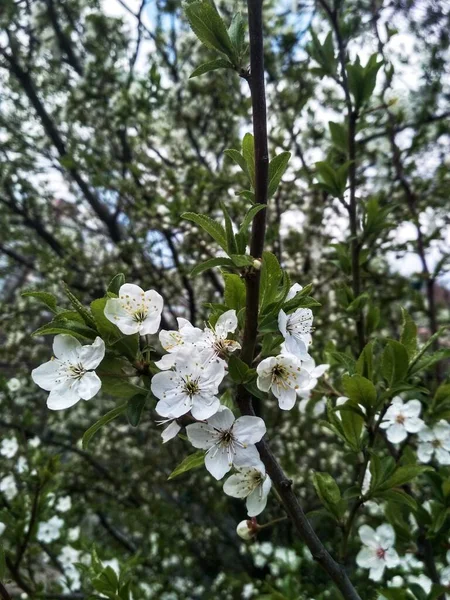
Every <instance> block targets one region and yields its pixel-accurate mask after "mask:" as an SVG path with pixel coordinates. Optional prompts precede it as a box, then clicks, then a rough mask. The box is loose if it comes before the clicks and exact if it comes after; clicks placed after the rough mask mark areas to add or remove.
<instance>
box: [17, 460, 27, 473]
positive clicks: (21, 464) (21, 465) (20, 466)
mask: <svg viewBox="0 0 450 600" xmlns="http://www.w3.org/2000/svg"><path fill="white" fill-rule="evenodd" d="M27 469H28V463H27V459H26V458H25V456H19V458H18V459H17V461H16V471H17V472H18V473H19V475H22V473H25V471H26V470H27Z"/></svg>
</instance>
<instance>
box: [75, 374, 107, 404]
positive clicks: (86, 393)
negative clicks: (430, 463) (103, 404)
mask: <svg viewBox="0 0 450 600" xmlns="http://www.w3.org/2000/svg"><path fill="white" fill-rule="evenodd" d="M101 387H102V382H101V380H100V377H99V376H98V375H97V374H96V373H94V372H93V371H89V372H88V373H85V374H84V375H83V377H81V379H80V382H79V384H78V394H79V395H80V397H81V398H83V400H90V399H91V398H93V397H94V396H95V394H98V392H99V391H100V388H101Z"/></svg>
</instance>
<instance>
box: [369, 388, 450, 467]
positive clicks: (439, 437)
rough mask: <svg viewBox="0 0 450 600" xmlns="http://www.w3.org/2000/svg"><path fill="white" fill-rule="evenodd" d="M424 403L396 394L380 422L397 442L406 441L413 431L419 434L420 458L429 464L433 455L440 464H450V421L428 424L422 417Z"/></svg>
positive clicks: (389, 438)
mask: <svg viewBox="0 0 450 600" xmlns="http://www.w3.org/2000/svg"><path fill="white" fill-rule="evenodd" d="M421 412H422V404H421V403H420V401H419V400H409V401H408V402H403V400H402V398H401V397H400V396H395V398H393V399H392V402H391V404H390V406H389V408H388V409H387V411H386V414H385V415H384V417H383V420H382V422H381V423H380V428H381V429H384V430H385V431H386V437H387V439H388V440H389V441H390V442H392V443H393V444H399V443H401V442H404V441H405V440H406V439H407V437H408V435H409V434H417V436H418V444H417V457H418V459H419V460H420V462H423V463H428V462H430V461H431V460H432V459H433V458H434V459H435V460H436V461H437V462H438V463H439V464H440V465H450V424H449V423H448V422H447V421H444V420H443V419H441V420H440V421H439V422H438V423H436V424H434V425H433V426H432V427H428V426H427V425H426V424H425V422H424V421H423V420H422V419H421V418H420V417H419V415H420V413H421Z"/></svg>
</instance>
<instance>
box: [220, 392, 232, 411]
mask: <svg viewBox="0 0 450 600" xmlns="http://www.w3.org/2000/svg"><path fill="white" fill-rule="evenodd" d="M220 404H221V405H222V406H226V407H227V408H229V409H230V410H235V408H236V405H235V402H234V398H233V392H232V390H231V389H230V388H228V389H227V390H225V392H224V393H223V394H222V395H221V396H220Z"/></svg>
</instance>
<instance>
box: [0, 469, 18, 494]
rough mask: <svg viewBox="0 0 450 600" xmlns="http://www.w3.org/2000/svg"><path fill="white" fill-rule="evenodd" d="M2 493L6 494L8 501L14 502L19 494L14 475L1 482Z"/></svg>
mask: <svg viewBox="0 0 450 600" xmlns="http://www.w3.org/2000/svg"><path fill="white" fill-rule="evenodd" d="M0 492H1V493H3V494H5V498H6V499H7V500H13V499H14V498H15V497H16V496H17V493H18V489H17V484H16V480H15V479H14V475H7V476H6V477H3V479H2V480H1V481H0Z"/></svg>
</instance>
